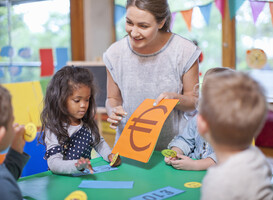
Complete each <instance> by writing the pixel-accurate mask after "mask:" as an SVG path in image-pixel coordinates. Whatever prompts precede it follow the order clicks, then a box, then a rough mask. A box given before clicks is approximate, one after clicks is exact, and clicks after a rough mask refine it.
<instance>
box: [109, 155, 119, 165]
mask: <svg viewBox="0 0 273 200" xmlns="http://www.w3.org/2000/svg"><path fill="white" fill-rule="evenodd" d="M114 156H115V154H113V153H111V154H109V156H108V159H109V160H110V162H112V160H113V158H114ZM120 164H121V159H120V156H118V157H117V159H116V161H115V163H114V164H113V165H112V167H117V166H120Z"/></svg>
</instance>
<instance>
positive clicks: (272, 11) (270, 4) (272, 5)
mask: <svg viewBox="0 0 273 200" xmlns="http://www.w3.org/2000/svg"><path fill="white" fill-rule="evenodd" d="M269 9H270V13H271V22H272V25H273V2H269Z"/></svg>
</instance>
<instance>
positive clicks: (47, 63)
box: [40, 49, 54, 76]
mask: <svg viewBox="0 0 273 200" xmlns="http://www.w3.org/2000/svg"><path fill="white" fill-rule="evenodd" d="M40 60H41V76H51V75H53V73H54V64H53V53H52V49H40Z"/></svg>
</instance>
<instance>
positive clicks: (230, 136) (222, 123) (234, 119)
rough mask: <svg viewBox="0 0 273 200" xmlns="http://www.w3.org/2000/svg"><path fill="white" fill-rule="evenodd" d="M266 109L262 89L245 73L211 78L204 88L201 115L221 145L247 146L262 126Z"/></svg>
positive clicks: (218, 75) (237, 147)
mask: <svg viewBox="0 0 273 200" xmlns="http://www.w3.org/2000/svg"><path fill="white" fill-rule="evenodd" d="M266 110H267V103H266V99H265V96H264V94H263V89H262V88H261V87H260V86H259V84H258V83H257V82H256V81H254V80H253V79H252V78H250V77H249V76H248V75H246V74H244V73H241V72H235V71H234V72H233V73H230V72H228V73H226V72H223V73H219V74H215V75H210V76H208V77H207V78H206V82H205V84H203V86H202V98H201V100H200V110H199V111H200V112H199V113H200V115H201V116H202V117H203V119H204V120H205V121H206V123H207V125H208V128H209V132H210V137H211V139H212V140H213V141H214V142H215V143H217V144H218V145H225V146H229V147H231V148H234V149H243V148H246V147H248V146H249V145H250V144H251V142H252V140H253V137H255V136H256V135H257V134H258V132H259V131H260V128H261V127H262V125H263V122H264V119H265V115H266Z"/></svg>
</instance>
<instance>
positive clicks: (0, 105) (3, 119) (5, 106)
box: [0, 85, 12, 128]
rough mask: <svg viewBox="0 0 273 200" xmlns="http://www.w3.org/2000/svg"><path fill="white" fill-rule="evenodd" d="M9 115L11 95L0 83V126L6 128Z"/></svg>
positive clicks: (10, 112)
mask: <svg viewBox="0 0 273 200" xmlns="http://www.w3.org/2000/svg"><path fill="white" fill-rule="evenodd" d="M11 116H12V106H11V95H10V93H9V91H8V90H7V89H6V88H4V87H3V86H1V85H0V127H2V126H4V127H5V128H7V126H8V122H9V120H10V118H11Z"/></svg>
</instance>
